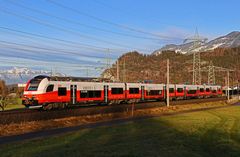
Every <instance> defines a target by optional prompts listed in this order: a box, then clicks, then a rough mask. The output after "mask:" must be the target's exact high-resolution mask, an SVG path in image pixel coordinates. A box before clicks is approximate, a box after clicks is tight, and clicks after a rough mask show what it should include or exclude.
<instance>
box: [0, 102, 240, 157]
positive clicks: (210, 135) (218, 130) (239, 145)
mask: <svg viewBox="0 0 240 157" xmlns="http://www.w3.org/2000/svg"><path fill="white" fill-rule="evenodd" d="M239 122H240V107H239V106H235V107H229V108H222V109H215V110H208V111H200V112H194V113H185V114H179V115H174V116H165V117H159V118H152V119H146V120H142V121H138V122H128V123H126V124H122V125H118V126H111V127H99V128H95V129H84V130H81V131H78V132H75V133H69V134H65V135H61V136H57V137H52V138H47V139H40V140H33V141H28V142H22V143H16V144H9V145H5V146H1V148H0V149H1V150H0V153H1V157H4V156H17V157H20V156H24V157H27V156H42V157H43V156H44V157H45V156H46V157H47V156H49V157H50V156H58V157H61V156H142V157H145V156H163V157H164V156H166V157H171V156H172V157H176V156H178V157H179V156H182V157H186V156H196V157H199V156H209V157H213V156H218V157H223V156H224V157H229V156H236V157H237V156H240V123H239Z"/></svg>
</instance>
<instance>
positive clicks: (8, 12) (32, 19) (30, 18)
mask: <svg viewBox="0 0 240 157" xmlns="http://www.w3.org/2000/svg"><path fill="white" fill-rule="evenodd" d="M0 10H1V11H2V12H4V13H6V14H10V15H13V16H16V17H19V18H23V19H26V20H29V21H32V22H34V23H38V24H41V25H43V26H46V27H49V28H52V29H57V30H60V31H63V32H67V33H70V34H72V35H75V36H79V37H82V38H87V39H92V40H95V41H98V42H103V43H107V44H110V45H114V46H118V47H124V48H126V47H128V48H131V49H135V48H133V47H130V46H127V45H122V44H118V43H114V42H110V41H106V40H102V39H98V38H95V37H91V36H88V35H83V34H81V33H79V32H76V31H72V30H68V29H65V28H63V27H59V26H56V25H53V24H51V23H48V22H45V21H42V20H39V19H37V18H36V17H32V16H26V15H20V14H17V13H13V12H10V11H8V10H5V9H3V8H0ZM138 50H140V49H138ZM142 51H146V50H142Z"/></svg>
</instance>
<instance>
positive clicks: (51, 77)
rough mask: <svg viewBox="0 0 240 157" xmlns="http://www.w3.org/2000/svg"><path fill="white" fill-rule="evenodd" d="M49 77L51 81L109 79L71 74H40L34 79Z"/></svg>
mask: <svg viewBox="0 0 240 157" xmlns="http://www.w3.org/2000/svg"><path fill="white" fill-rule="evenodd" d="M44 78H47V79H48V80H49V81H76V82H77V81H79V82H101V81H108V79H103V78H98V77H71V76H64V77H62V76H46V75H38V76H36V77H34V79H44Z"/></svg>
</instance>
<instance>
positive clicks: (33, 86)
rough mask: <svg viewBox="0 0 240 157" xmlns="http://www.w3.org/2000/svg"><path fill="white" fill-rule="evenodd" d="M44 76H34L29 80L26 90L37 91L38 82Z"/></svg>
mask: <svg viewBox="0 0 240 157" xmlns="http://www.w3.org/2000/svg"><path fill="white" fill-rule="evenodd" d="M44 78H46V76H36V77H34V78H33V79H32V80H31V81H30V82H29V86H28V89H27V91H37V90H38V86H39V84H40V82H41V81H42V80H43V79H44Z"/></svg>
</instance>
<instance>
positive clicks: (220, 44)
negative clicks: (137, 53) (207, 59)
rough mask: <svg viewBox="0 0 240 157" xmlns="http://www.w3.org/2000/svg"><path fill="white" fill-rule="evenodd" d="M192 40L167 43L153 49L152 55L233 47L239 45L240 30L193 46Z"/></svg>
mask: <svg viewBox="0 0 240 157" xmlns="http://www.w3.org/2000/svg"><path fill="white" fill-rule="evenodd" d="M193 45H194V42H189V43H183V44H179V45H177V44H168V45H165V46H163V47H162V48H160V49H158V50H155V51H154V52H153V53H152V55H159V54H160V53H162V52H163V51H175V52H178V53H182V54H188V53H192V52H194V51H201V52H205V51H213V50H214V49H216V48H234V47H239V46H240V31H232V32H230V33H228V34H227V35H224V36H220V37H217V38H215V39H213V40H210V41H209V42H207V43H206V44H201V45H200V46H198V47H196V48H193Z"/></svg>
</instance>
